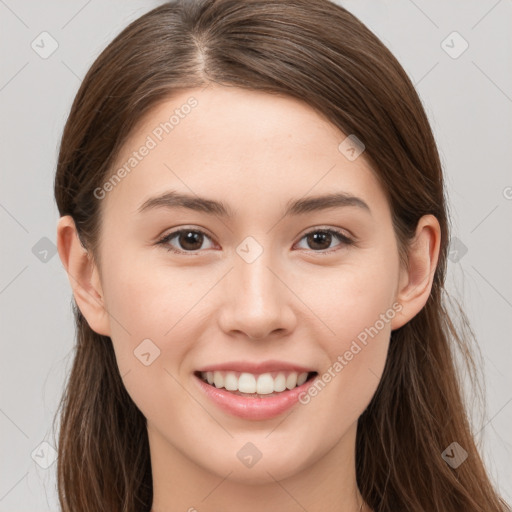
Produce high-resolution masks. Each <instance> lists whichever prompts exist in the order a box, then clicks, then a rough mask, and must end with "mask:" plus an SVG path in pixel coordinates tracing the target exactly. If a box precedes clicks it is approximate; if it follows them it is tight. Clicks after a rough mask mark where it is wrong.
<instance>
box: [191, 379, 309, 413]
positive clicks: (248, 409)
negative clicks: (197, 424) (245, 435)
mask: <svg viewBox="0 0 512 512" xmlns="http://www.w3.org/2000/svg"><path fill="white" fill-rule="evenodd" d="M194 377H195V379H196V380H197V382H198V383H199V386H200V388H201V389H202V391H203V392H204V393H206V395H207V396H208V397H209V398H210V399H211V400H212V401H213V402H214V403H215V404H216V405H217V406H218V407H220V408H221V409H222V410H224V411H226V412H228V413H230V414H232V415H234V416H238V417H239V418H243V419H246V420H268V419H270V418H274V417H276V416H279V415H280V414H282V413H283V412H285V411H287V410H288V409H290V408H291V407H293V406H294V405H295V404H296V403H297V402H298V400H299V395H300V394H301V393H303V392H304V391H306V390H307V389H308V387H309V386H311V384H312V383H313V382H314V381H315V379H316V376H315V377H313V378H311V379H310V380H308V381H306V382H304V384H302V385H300V386H297V387H296V388H293V389H289V390H286V391H283V392H281V393H280V394H279V395H274V396H270V397H268V398H256V397H247V398H246V397H243V396H240V395H234V394H233V393H230V392H229V391H227V390H226V389H224V388H216V387H214V386H210V384H207V383H206V382H204V381H203V380H202V379H200V378H199V377H198V376H197V375H194Z"/></svg>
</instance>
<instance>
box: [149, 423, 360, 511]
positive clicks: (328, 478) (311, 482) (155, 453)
mask: <svg viewBox="0 0 512 512" xmlns="http://www.w3.org/2000/svg"><path fill="white" fill-rule="evenodd" d="M355 435H356V424H354V426H353V428H351V429H350V430H349V431H348V432H347V433H346V435H345V436H344V437H343V438H342V439H341V440H340V441H339V442H338V443H337V444H336V445H335V446H334V448H333V449H331V450H330V451H329V452H328V453H326V454H325V455H323V456H322V457H320V458H319V459H318V460H316V461H311V460H309V461H308V462H306V463H303V466H304V467H303V468H302V469H300V470H299V471H296V472H293V473H291V474H289V475H288V476H285V477H281V478H280V477H279V475H280V474H281V475H282V474H283V473H282V471H283V468H282V467H279V466H278V464H276V460H275V459H274V461H273V464H271V465H270V464H269V465H267V466H264V465H261V466H260V468H259V470H260V472H259V473H258V476H257V477H256V472H255V473H254V476H255V478H254V479H248V478H247V476H246V475H245V476H244V475H243V474H241V473H240V471H239V470H240V468H239V466H238V465H236V464H235V465H234V466H233V468H232V469H231V471H226V472H225V473H226V474H216V473H214V472H212V471H209V470H208V469H205V468H204V467H202V466H200V465H198V464H197V463H195V462H194V461H193V460H191V459H190V458H189V457H186V456H185V454H183V453H182V452H181V451H180V450H179V447H175V446H173V445H171V444H170V443H169V442H168V441H167V440H166V439H164V438H163V437H162V436H161V435H160V433H159V432H158V431H156V430H154V429H152V428H151V426H150V425H149V424H148V436H149V444H150V454H151V467H152V473H153V506H152V509H151V512H184V511H187V512H216V511H218V510H222V511H223V512H239V511H240V510H243V511H244V512H261V510H265V509H266V508H268V504H269V503H272V509H274V510H279V511H280V512H296V511H297V510H307V511H308V512H320V511H321V512H359V511H365V512H366V511H367V510H369V509H366V508H365V506H363V500H362V497H361V495H360V494H359V491H358V488H357V483H356V475H355ZM238 444H240V443H237V446H238ZM241 444H243V443H241ZM305 449H307V448H305ZM233 451H234V452H236V448H234V449H233ZM311 458H312V457H311ZM263 461H264V459H263V458H262V460H261V461H260V463H262V462H263ZM255 468H256V466H254V468H252V469H255ZM252 469H251V471H252ZM276 475H277V476H276Z"/></svg>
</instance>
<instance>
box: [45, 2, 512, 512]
mask: <svg viewBox="0 0 512 512" xmlns="http://www.w3.org/2000/svg"><path fill="white" fill-rule="evenodd" d="M443 187H444V185H443V176H442V169H441V165H440V161H439V156H438V152H437V149H436V145H435V141H434V138H433V136H432V132H431V129H430V126H429V123H428V120H427V117H426V115H425V112H424V110H423V108H422V106H421V103H420V100H419V98H418V96H417V94H416V92H415V90H414V88H413V86H412V84H411V82H410V80H409V79H408V77H407V75H406V74H405V72H404V71H403V69H402V68H401V66H400V65H399V64H398V62H397V61H396V59H395V58H394V57H393V56H392V55H391V54H390V52H389V51H388V50H387V49H386V48H385V46H384V45H383V44H382V43H381V42H380V41H379V40H378V39H377V38H376V37H375V36H374V35H373V34H372V33H371V32H370V31H369V30H368V29H367V28H366V27H364V26H363V25H362V24H361V23H360V22H359V21H358V20H357V19H356V18H355V17H354V16H352V15H351V14H350V13H348V12H347V11H346V10H344V9H343V8H341V7H339V6H337V5H335V4H334V3H330V2H328V1H327V0H314V1H310V0H308V1H306V0H286V1H279V2H275V1H269V0H250V1H244V2H240V1H235V0H213V1H179V2H171V3H166V4H164V5H163V6H161V7H158V8H156V9H154V10H153V11H151V12H149V13H147V14H145V15H144V16H142V17H141V18H139V19H138V20H136V21H134V22H133V23H132V24H131V25H130V26H129V27H127V28H126V29H125V30H124V31H123V32H122V33H121V34H120V35H119V36H118V37H116V39H115V40H114V41H113V42H112V43H111V44H110V45H109V46H108V47H107V48H106V49H105V50H104V52H103V53H102V54H101V55H100V56H99V57H98V59H97V60H96V62H95V63H94V64H93V66H92V67H91V69H90V70H89V72H88V74H87V76H86V77H85V79H84V81H83V83H82V85H81V88H80V90H79V92H78V94H77V96H76V98H75V101H74V103H73V106H72V109H71V113H70V115H69V118H68V120H67V123H66V126H65V129H64V133H63V137H62V144H61V149H60V154H59V161H58V168H57V174H56V179H55V195H56V200H57V204H58V207H59V212H60V215H61V219H60V221H59V225H58V248H59V255H60V257H61V260H62V262H63V265H64V267H65V269H66V271H67V273H68V276H69V279H70V282H71V285H72V287H73V292H74V299H75V307H74V311H75V318H76V323H77V338H78V340H77V350H76V355H75V360H74V365H73V368H72V371H71V375H70V378H69V382H68V385H67V389H66V393H65V395H64V397H63V401H62V416H61V426H60V428H61V430H60V440H59V459H58V482H59V497H60V501H61V505H62V509H63V510H64V511H66V512H67V511H74V512H75V511H98V510H109V511H149V510H152V511H154V512H161V511H179V510H189V511H193V510H198V511H200V512H202V511H223V512H229V511H234V510H238V511H239V510H243V511H248V512H252V511H260V510H262V509H263V508H264V507H266V506H267V507H268V505H270V509H271V510H281V511H282V510H284V511H292V510H308V511H310V512H312V511H315V510H322V511H340V512H356V511H358V510H359V511H363V510H364V511H365V512H368V511H374V512H377V511H379V512H397V511H402V510H404V511H405V510H407V511H428V512H434V511H443V512H456V511H457V512H459V511H461V510H464V511H474V512H476V511H486V512H487V511H496V512H498V511H505V510H508V508H507V505H506V504H505V503H504V502H503V501H502V500H501V499H500V497H499V496H498V495H497V493H496V492H495V490H494V489H493V487H492V485H491V482H490V481H489V478H488V476H487V475H486V472H485V468H484V465H483V463H482V460H481V458H480V456H479V454H478V452H477V449H476V447H475V443H474V440H473V437H472V434H471V431H470V427H469V422H468V418H467V413H466V411H465V410H464V406H463V401H462V397H461V388H460V384H459V381H458V378H457V375H456V371H455V366H454V360H453V358H452V349H453V348H454V347H457V346H458V347H460V348H462V349H463V353H466V352H464V351H465V350H466V344H465V343H466V342H465V337H464V335H463V334H462V333H458V332H457V331H456V329H455V328H454V327H453V324H452V321H451V319H450V317H449V315H448V314H447V312H446V309H445V297H444V288H443V286H444V279H445V273H446V256H447V245H448V241H449V231H448V227H449V226H448V217H447V211H446V204H445V198H444V188H443ZM327 242H329V243H327ZM461 314H462V313H461ZM464 318H465V317H464V316H463V314H462V319H463V321H464ZM467 358H468V359H467V360H468V363H469V367H470V368H471V359H470V358H469V355H467Z"/></svg>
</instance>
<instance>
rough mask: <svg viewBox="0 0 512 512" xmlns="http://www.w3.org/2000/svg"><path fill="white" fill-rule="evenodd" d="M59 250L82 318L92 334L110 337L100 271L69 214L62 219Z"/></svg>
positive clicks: (60, 222) (58, 241)
mask: <svg viewBox="0 0 512 512" xmlns="http://www.w3.org/2000/svg"><path fill="white" fill-rule="evenodd" d="M57 249H58V251H59V256H60V260H61V261H62V264H63V266H64V268H65V270H66V272H67V274H68V279H69V282H70V284H71V288H72V289H73V295H74V297H75V302H76V304H77V306H78V308H79V309H80V311H81V313H82V315H83V316H84V317H85V319H86V320H87V323H88V324H89V326H90V327H91V329H92V330H93V331H95V332H97V333H98V334H102V335H104V336H110V323H109V317H108V312H107V310H106V308H105V304H104V298H103V291H102V288H101V281H100V276H99V272H98V268H97V267H96V264H95V263H94V261H93V258H92V256H91V255H90V254H89V252H88V251H87V250H86V249H85V248H84V247H83V245H82V243H81V242H80V239H79V238H78V233H77V230H76V226H75V222H74V220H73V217H71V216H70V215H65V216H63V217H61V218H60V219H59V222H58V225H57Z"/></svg>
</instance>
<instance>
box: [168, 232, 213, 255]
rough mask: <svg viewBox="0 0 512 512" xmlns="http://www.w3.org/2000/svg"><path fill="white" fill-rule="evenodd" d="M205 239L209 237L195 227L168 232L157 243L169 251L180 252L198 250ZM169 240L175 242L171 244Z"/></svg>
mask: <svg viewBox="0 0 512 512" xmlns="http://www.w3.org/2000/svg"><path fill="white" fill-rule="evenodd" d="M205 239H208V240H209V239H210V237H209V236H208V235H206V234H205V233H203V232H202V231H199V230H195V229H180V230H178V231H174V232H173V233H169V234H168V235H166V236H165V237H164V238H162V239H161V240H160V241H159V242H158V244H162V245H164V246H165V247H166V248H167V249H168V250H169V251H173V252H177V253H182V252H193V251H199V250H200V249H201V248H202V245H203V243H204V240H205ZM171 242H175V243H174V244H172V243H171Z"/></svg>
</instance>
